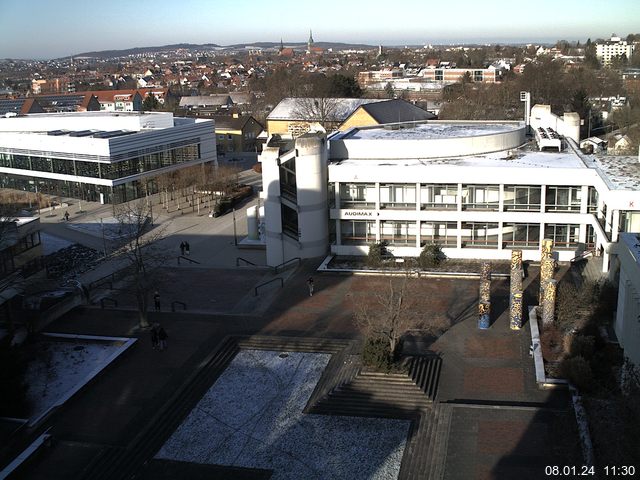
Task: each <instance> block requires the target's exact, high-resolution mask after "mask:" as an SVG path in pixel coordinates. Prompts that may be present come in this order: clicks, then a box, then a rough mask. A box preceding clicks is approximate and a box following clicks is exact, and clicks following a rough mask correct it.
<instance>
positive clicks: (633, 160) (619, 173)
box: [593, 155, 640, 191]
mask: <svg viewBox="0 0 640 480" xmlns="http://www.w3.org/2000/svg"><path fill="white" fill-rule="evenodd" d="M593 160H594V164H595V167H596V169H597V170H599V171H600V172H601V173H602V174H603V176H604V177H606V179H608V180H609V182H608V183H609V184H610V187H611V188H613V189H615V190H634V191H638V190H640V162H639V161H638V157H637V156H625V155H602V156H594V157H593Z"/></svg>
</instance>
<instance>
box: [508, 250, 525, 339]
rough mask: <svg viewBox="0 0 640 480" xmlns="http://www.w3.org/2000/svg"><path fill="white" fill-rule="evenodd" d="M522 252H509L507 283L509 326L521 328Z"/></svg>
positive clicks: (516, 328) (515, 328)
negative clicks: (509, 267) (508, 279)
mask: <svg viewBox="0 0 640 480" xmlns="http://www.w3.org/2000/svg"><path fill="white" fill-rule="evenodd" d="M523 276H524V275H523V270H522V250H512V251H511V278H510V282H509V326H510V327H511V330H520V329H521V328H522V277H523Z"/></svg>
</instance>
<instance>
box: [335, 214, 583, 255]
mask: <svg viewBox="0 0 640 480" xmlns="http://www.w3.org/2000/svg"><path fill="white" fill-rule="evenodd" d="M500 233H502V244H503V248H538V246H539V244H540V239H541V238H540V224H539V223H503V224H502V226H500V225H499V224H498V223H495V222H460V224H458V222H420V223H419V226H418V223H417V222H408V221H381V222H380V240H381V241H382V240H384V241H386V242H387V243H388V244H389V245H397V246H415V245H416V236H417V235H420V245H422V246H423V245H425V244H428V243H437V244H439V245H441V246H443V247H457V245H458V236H460V238H461V242H462V246H463V247H465V246H474V247H495V248H497V247H498V242H499V238H500V236H499V235H500ZM579 236H580V225H577V224H554V223H548V224H545V225H544V238H550V239H552V240H553V242H554V245H555V246H556V247H557V248H575V247H577V246H578V242H579ZM375 241H377V238H376V222H375V221H366V220H341V221H340V243H341V244H342V245H367V244H369V243H372V242H375ZM594 241H595V240H594V232H593V227H591V225H588V226H587V244H593V243H594Z"/></svg>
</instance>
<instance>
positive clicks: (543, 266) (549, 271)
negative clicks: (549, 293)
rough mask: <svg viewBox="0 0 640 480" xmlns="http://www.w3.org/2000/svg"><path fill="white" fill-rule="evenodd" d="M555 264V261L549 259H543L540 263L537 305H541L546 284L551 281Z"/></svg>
mask: <svg viewBox="0 0 640 480" xmlns="http://www.w3.org/2000/svg"><path fill="white" fill-rule="evenodd" d="M555 263H556V262H555V260H554V259H553V258H551V257H547V258H543V259H542V261H541V262H540V297H539V298H538V305H542V302H543V300H544V290H545V288H547V283H548V282H549V280H553V273H554V270H555Z"/></svg>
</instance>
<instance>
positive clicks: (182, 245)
mask: <svg viewBox="0 0 640 480" xmlns="http://www.w3.org/2000/svg"><path fill="white" fill-rule="evenodd" d="M180 255H182V256H183V257H184V242H180Z"/></svg>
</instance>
